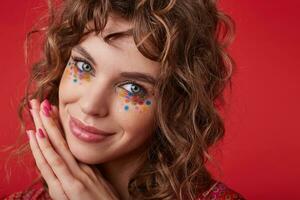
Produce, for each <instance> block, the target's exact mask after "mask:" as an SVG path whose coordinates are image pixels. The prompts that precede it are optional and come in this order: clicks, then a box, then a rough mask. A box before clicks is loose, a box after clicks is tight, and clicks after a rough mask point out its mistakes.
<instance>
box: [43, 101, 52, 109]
mask: <svg viewBox="0 0 300 200" xmlns="http://www.w3.org/2000/svg"><path fill="white" fill-rule="evenodd" d="M44 102H45V106H47V108H48V110H49V111H51V104H50V102H49V101H48V99H45V101H44Z"/></svg>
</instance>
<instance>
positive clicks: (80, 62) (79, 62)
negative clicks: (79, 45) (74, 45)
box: [72, 57, 93, 73]
mask: <svg viewBox="0 0 300 200" xmlns="http://www.w3.org/2000/svg"><path fill="white" fill-rule="evenodd" d="M72 60H73V61H74V64H75V65H76V67H77V68H78V70H80V71H81V72H86V73H90V72H92V71H93V67H92V66H91V65H90V64H89V63H88V62H87V61H85V60H84V59H82V58H78V57H72Z"/></svg>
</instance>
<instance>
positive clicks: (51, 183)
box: [26, 130, 67, 200]
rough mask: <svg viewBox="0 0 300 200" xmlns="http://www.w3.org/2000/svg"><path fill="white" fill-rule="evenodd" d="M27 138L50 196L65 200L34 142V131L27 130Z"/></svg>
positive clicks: (56, 180)
mask: <svg viewBox="0 0 300 200" xmlns="http://www.w3.org/2000/svg"><path fill="white" fill-rule="evenodd" d="M26 132H27V135H28V138H29V145H30V148H31V151H32V154H33V157H34V159H35V162H36V165H37V167H38V169H39V171H40V173H41V175H42V176H43V178H44V180H45V181H46V183H47V185H48V188H49V193H50V196H51V197H52V198H53V199H63V200H67V197H66V195H65V193H64V191H63V189H62V186H61V184H60V182H59V181H58V179H57V177H56V176H55V174H54V173H53V171H52V169H51V168H50V166H49V165H48V163H47V161H46V159H45V158H44V156H43V154H42V152H41V150H40V148H39V146H38V143H37V141H36V137H35V135H34V131H32V130H29V131H26Z"/></svg>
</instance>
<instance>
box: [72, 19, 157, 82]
mask: <svg viewBox="0 0 300 200" xmlns="http://www.w3.org/2000/svg"><path fill="white" fill-rule="evenodd" d="M89 26H93V23H90V24H89ZM131 28H132V25H131V23H130V22H129V21H127V20H125V19H123V18H120V17H118V16H112V15H111V16H109V17H108V21H107V24H106V26H105V28H104V30H103V31H102V32H101V33H99V34H98V35H96V34H95V32H91V33H90V34H88V35H86V36H85V38H84V39H83V40H82V41H81V42H80V43H79V44H78V45H77V47H78V46H79V47H80V48H83V49H84V50H85V51H86V52H87V53H88V54H89V55H90V57H91V58H92V59H93V61H94V63H95V65H96V68H99V69H100V68H105V66H110V67H109V68H110V69H111V70H114V72H120V73H121V72H124V71H135V72H145V73H148V74H152V75H154V76H156V75H157V74H158V71H159V66H160V63H158V62H155V61H152V60H150V59H148V58H146V57H144V56H143V55H142V53H141V52H140V51H139V50H138V49H137V47H136V44H135V42H134V39H133V36H132V34H123V35H122V33H124V32H126V31H128V30H130V29H131ZM118 33H121V34H118ZM114 34H117V37H113V39H112V41H110V42H105V41H104V38H105V37H108V36H110V35H114ZM73 50H76V48H73ZM77 50H78V48H77ZM76 52H78V51H76ZM81 52H82V51H81Z"/></svg>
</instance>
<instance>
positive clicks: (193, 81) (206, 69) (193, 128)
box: [18, 0, 235, 200]
mask: <svg viewBox="0 0 300 200" xmlns="http://www.w3.org/2000/svg"><path fill="white" fill-rule="evenodd" d="M48 3H49V7H50V9H49V10H50V12H49V15H48V18H47V26H45V27H40V28H36V29H35V30H33V31H31V32H30V33H29V34H28V39H30V37H31V36H32V34H33V33H36V32H39V33H42V34H44V36H45V37H44V38H45V41H44V45H43V58H42V59H41V60H40V62H38V63H36V64H34V65H33V67H32V71H31V74H30V79H29V83H28V86H27V90H26V91H27V92H26V94H25V96H24V98H23V99H22V101H21V103H20V107H19V117H20V119H21V122H22V124H21V125H22V126H21V127H22V130H23V133H22V134H24V129H25V128H24V127H25V122H24V118H23V115H24V110H25V108H27V109H28V102H29V99H31V98H37V99H39V100H42V99H44V98H48V99H49V101H50V102H51V103H52V104H54V105H58V87H59V83H60V79H61V77H62V73H63V71H64V68H65V66H66V64H67V62H68V59H69V56H70V52H71V49H72V47H74V46H75V45H76V44H78V43H79V41H80V39H81V38H82V37H83V36H84V35H86V34H88V33H89V32H91V31H95V32H96V33H97V34H98V33H100V32H101V31H102V30H103V29H104V27H105V25H106V23H107V18H108V15H109V14H110V13H115V14H117V15H118V16H120V17H122V18H124V19H126V20H128V21H130V22H132V24H133V38H134V41H135V43H136V45H137V47H138V49H139V51H140V52H141V53H142V54H143V55H144V56H145V57H147V58H149V59H151V60H155V61H159V62H160V63H161V71H160V74H159V78H158V82H157V84H156V86H155V87H156V90H155V91H158V92H157V109H156V113H155V119H156V125H157V126H156V130H155V132H154V133H153V135H154V137H152V141H151V143H150V146H149V148H148V149H147V155H148V159H147V161H145V163H144V164H143V165H142V166H141V167H140V168H139V169H138V171H137V172H136V174H135V175H134V176H133V177H131V179H130V182H129V184H128V190H129V193H130V195H131V197H132V198H133V199H185V200H186V199H196V197H197V196H199V194H201V193H203V192H205V191H206V190H208V189H209V187H211V185H212V184H213V182H214V181H213V178H212V176H211V174H210V173H209V171H208V170H207V168H206V166H205V164H206V162H207V161H208V160H211V159H212V157H211V156H210V154H209V148H210V147H211V146H213V145H214V144H216V143H217V142H218V141H219V140H220V139H222V138H223V136H224V132H225V128H224V122H223V119H222V117H221V115H220V113H219V110H218V109H219V107H220V106H222V105H224V104H225V101H224V95H223V91H224V89H225V87H226V86H227V85H231V77H232V72H233V70H234V67H235V65H234V62H233V60H232V59H231V57H230V55H229V54H228V52H227V47H228V44H229V43H230V42H229V41H230V38H232V37H231V36H232V35H233V33H234V23H233V21H232V19H231V18H230V17H229V16H228V15H226V14H225V13H223V12H222V11H220V10H218V8H217V2H216V0H160V1H155V0H139V1H135V0H128V1H123V0H65V1H63V2H62V3H60V4H58V5H56V6H54V4H53V2H52V1H50V0H49V1H48ZM88 22H92V23H94V26H93V27H94V29H92V30H91V29H90V30H88V31H86V28H87V23H88ZM26 146H27V147H28V144H24V145H23V147H22V148H19V149H18V152H19V153H20V152H23V153H24V152H25V149H29V148H26ZM21 149H23V150H24V151H21ZM39 179H42V177H40V178H39Z"/></svg>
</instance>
